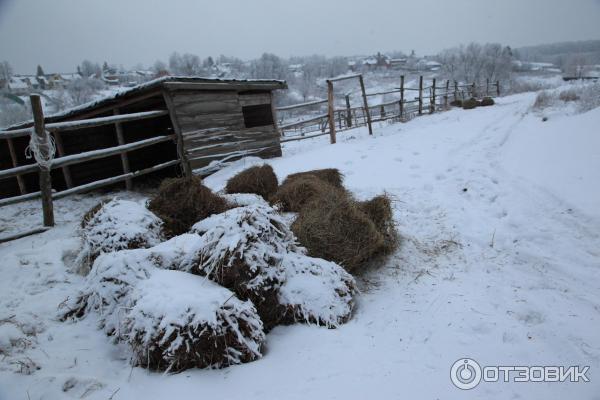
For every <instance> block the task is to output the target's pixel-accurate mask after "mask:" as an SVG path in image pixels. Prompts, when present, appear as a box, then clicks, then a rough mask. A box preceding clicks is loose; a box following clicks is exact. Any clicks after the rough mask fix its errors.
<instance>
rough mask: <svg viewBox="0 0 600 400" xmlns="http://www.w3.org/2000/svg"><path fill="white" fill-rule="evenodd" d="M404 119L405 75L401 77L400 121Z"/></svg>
mask: <svg viewBox="0 0 600 400" xmlns="http://www.w3.org/2000/svg"><path fill="white" fill-rule="evenodd" d="M403 118H404V75H400V120H402V119H403Z"/></svg>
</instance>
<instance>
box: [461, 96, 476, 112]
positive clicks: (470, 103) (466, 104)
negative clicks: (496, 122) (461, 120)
mask: <svg viewBox="0 0 600 400" xmlns="http://www.w3.org/2000/svg"><path fill="white" fill-rule="evenodd" d="M478 105H479V103H478V101H477V99H475V98H473V97H471V98H470V99H468V100H465V101H463V102H462V108H463V109H464V110H472V109H473V108H475V107H477V106H478Z"/></svg>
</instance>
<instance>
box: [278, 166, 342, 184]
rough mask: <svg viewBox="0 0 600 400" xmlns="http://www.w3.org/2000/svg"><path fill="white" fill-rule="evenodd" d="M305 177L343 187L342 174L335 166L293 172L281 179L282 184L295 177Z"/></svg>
mask: <svg viewBox="0 0 600 400" xmlns="http://www.w3.org/2000/svg"><path fill="white" fill-rule="evenodd" d="M305 177H316V178H319V179H320V180H322V181H324V182H327V183H328V184H330V185H331V186H333V187H336V188H340V189H343V188H344V186H343V179H344V176H343V175H342V173H341V172H340V170H339V169H337V168H325V169H314V170H312V171H305V172H298V173H295V174H291V175H288V176H287V178H285V181H283V184H284V185H285V184H286V183H290V182H292V181H294V180H296V179H302V178H305Z"/></svg>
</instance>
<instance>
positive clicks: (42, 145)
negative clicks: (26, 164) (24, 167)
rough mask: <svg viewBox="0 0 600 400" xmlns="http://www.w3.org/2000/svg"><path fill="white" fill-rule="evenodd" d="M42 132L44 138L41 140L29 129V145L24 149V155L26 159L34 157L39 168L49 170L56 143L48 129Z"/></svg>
mask: <svg viewBox="0 0 600 400" xmlns="http://www.w3.org/2000/svg"><path fill="white" fill-rule="evenodd" d="M44 134H45V136H46V140H43V141H42V140H41V138H40V137H39V136H38V135H37V134H36V133H35V131H34V130H33V129H32V130H31V135H29V137H30V138H29V146H27V148H26V149H25V157H26V158H27V159H31V158H35V161H36V162H37V163H38V165H39V166H40V168H42V169H45V170H47V171H49V170H50V168H51V167H52V161H53V160H54V156H55V155H56V143H55V142H54V138H53V137H52V136H51V135H50V133H49V132H48V131H45V132H44Z"/></svg>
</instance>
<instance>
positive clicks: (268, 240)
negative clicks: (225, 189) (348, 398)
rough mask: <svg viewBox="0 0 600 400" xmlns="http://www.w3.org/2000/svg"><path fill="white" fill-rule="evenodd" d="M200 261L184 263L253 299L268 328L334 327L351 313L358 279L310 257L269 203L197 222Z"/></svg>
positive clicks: (194, 271)
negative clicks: (297, 325)
mask: <svg viewBox="0 0 600 400" xmlns="http://www.w3.org/2000/svg"><path fill="white" fill-rule="evenodd" d="M192 232H195V233H197V234H199V235H202V239H203V243H202V249H201V250H200V252H199V254H198V256H197V257H196V259H197V260H198V263H197V264H187V265H185V264H184V265H183V266H184V267H185V270H186V271H188V272H192V273H194V274H198V275H203V276H208V277H209V278H210V279H212V280H214V281H215V282H217V283H219V284H221V285H223V286H225V287H227V288H229V289H231V290H233V291H234V292H235V293H236V294H237V295H238V297H239V298H241V299H249V300H251V301H252V302H253V303H254V304H255V306H256V308H257V310H258V313H259V315H260V317H261V319H262V320H263V323H264V324H265V329H266V330H267V331H268V330H270V329H271V328H273V327H274V326H275V325H277V324H279V323H292V322H295V321H296V320H298V321H304V322H310V323H316V324H321V325H325V326H328V327H336V326H338V325H339V324H341V323H343V322H345V321H347V320H348V319H349V318H350V315H351V313H352V310H353V307H354V301H353V296H354V295H355V294H356V286H355V282H354V279H353V278H352V277H351V276H350V275H349V274H348V273H346V272H345V271H344V269H343V268H342V267H340V266H339V265H337V264H335V263H332V262H326V261H324V260H320V259H315V258H311V257H307V256H306V255H305V254H304V249H302V248H300V247H298V246H297V245H296V238H295V236H294V234H293V233H292V231H291V230H290V229H289V227H288V225H287V222H286V221H285V220H284V219H283V217H282V216H281V215H280V214H279V213H277V211H276V210H275V209H273V208H272V207H270V206H268V205H266V204H261V203H259V204H253V205H249V206H244V207H238V208H234V209H231V210H229V211H226V212H224V213H222V214H217V215H213V216H211V217H209V218H207V219H205V220H203V221H200V222H198V223H197V224H195V225H194V226H193V228H192Z"/></svg>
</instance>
